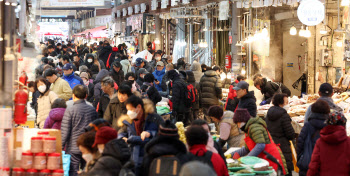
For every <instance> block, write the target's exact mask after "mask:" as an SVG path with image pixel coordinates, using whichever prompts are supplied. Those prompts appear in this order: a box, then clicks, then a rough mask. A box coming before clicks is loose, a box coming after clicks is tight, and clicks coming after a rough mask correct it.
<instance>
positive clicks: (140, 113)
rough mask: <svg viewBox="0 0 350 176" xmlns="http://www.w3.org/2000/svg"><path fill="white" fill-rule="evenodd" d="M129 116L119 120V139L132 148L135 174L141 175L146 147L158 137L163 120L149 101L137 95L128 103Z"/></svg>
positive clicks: (129, 99) (130, 98)
mask: <svg viewBox="0 0 350 176" xmlns="http://www.w3.org/2000/svg"><path fill="white" fill-rule="evenodd" d="M126 109H127V110H128V111H127V115H128V116H122V117H121V118H119V121H118V124H119V125H120V128H121V130H119V133H118V139H123V140H124V141H125V142H126V143H128V144H129V145H130V147H131V153H132V155H131V160H132V161H133V162H134V163H135V173H136V175H140V172H141V170H140V169H141V165H142V161H143V156H144V146H145V145H146V144H147V143H148V142H149V141H150V140H151V139H153V138H154V137H156V135H157V133H158V129H159V125H161V124H163V123H164V122H163V119H162V118H161V117H160V116H159V115H158V114H155V113H154V105H153V104H152V103H151V102H150V101H149V100H147V99H144V100H142V99H141V98H139V97H136V96H135V95H133V96H131V97H129V98H128V100H127V101H126Z"/></svg>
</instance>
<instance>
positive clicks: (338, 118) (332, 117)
mask: <svg viewBox="0 0 350 176" xmlns="http://www.w3.org/2000/svg"><path fill="white" fill-rule="evenodd" d="M346 121H347V120H346V118H345V116H344V114H343V113H341V112H332V113H330V114H329V117H328V119H327V120H326V124H327V125H341V126H345V125H346Z"/></svg>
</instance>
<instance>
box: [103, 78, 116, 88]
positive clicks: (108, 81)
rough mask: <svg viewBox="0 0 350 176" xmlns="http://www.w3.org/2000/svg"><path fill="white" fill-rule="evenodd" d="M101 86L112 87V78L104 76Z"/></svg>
mask: <svg viewBox="0 0 350 176" xmlns="http://www.w3.org/2000/svg"><path fill="white" fill-rule="evenodd" d="M102 84H103V85H104V86H108V85H110V86H111V87H114V80H113V78H112V77H110V76H106V77H104V78H103V79H102V81H101V85H102Z"/></svg>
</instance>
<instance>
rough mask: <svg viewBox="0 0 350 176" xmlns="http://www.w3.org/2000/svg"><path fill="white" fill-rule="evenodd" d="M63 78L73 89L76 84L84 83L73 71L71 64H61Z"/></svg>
mask: <svg viewBox="0 0 350 176" xmlns="http://www.w3.org/2000/svg"><path fill="white" fill-rule="evenodd" d="M62 69H63V72H64V74H63V79H64V80H65V81H67V82H68V84H69V86H70V87H71V89H74V87H75V86H77V85H84V82H83V80H82V79H81V78H80V77H79V76H76V75H75V74H74V73H73V65H72V64H70V63H68V64H66V65H64V66H63V68H62Z"/></svg>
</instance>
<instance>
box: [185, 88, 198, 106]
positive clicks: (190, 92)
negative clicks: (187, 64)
mask: <svg viewBox="0 0 350 176" xmlns="http://www.w3.org/2000/svg"><path fill="white" fill-rule="evenodd" d="M185 95H186V105H188V106H192V104H193V103H195V102H196V101H197V100H198V99H199V97H198V90H197V89H196V88H195V87H194V86H193V85H192V84H187V85H186V91H185Z"/></svg>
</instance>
